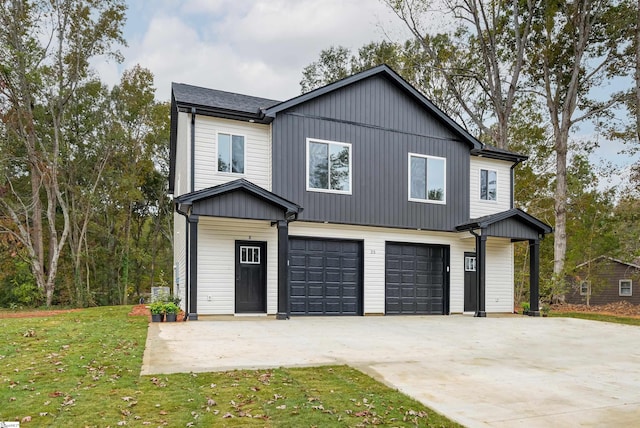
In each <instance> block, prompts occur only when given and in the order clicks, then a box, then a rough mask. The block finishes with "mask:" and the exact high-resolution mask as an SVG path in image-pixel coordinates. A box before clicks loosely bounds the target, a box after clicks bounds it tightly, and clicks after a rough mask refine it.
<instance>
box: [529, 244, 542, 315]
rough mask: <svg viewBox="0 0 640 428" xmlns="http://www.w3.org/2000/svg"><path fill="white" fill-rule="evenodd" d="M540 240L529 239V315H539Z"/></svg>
mask: <svg viewBox="0 0 640 428" xmlns="http://www.w3.org/2000/svg"><path fill="white" fill-rule="evenodd" d="M539 302H540V240H538V239H530V240H529V316H532V317H539V316H540V306H539V305H540V303H539Z"/></svg>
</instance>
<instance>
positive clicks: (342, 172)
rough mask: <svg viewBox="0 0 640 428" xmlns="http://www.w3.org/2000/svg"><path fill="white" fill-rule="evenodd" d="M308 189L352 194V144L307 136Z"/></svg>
mask: <svg viewBox="0 0 640 428" xmlns="http://www.w3.org/2000/svg"><path fill="white" fill-rule="evenodd" d="M307 190H313V191H318V192H332V193H344V194H351V144H348V143H340V142H337V141H325V140H316V139H312V138H307Z"/></svg>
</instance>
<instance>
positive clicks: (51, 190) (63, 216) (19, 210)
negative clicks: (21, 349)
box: [0, 0, 125, 305]
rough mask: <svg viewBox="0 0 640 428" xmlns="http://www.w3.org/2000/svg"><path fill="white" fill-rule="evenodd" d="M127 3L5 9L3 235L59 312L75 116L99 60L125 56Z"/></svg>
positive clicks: (0, 45)
mask: <svg viewBox="0 0 640 428" xmlns="http://www.w3.org/2000/svg"><path fill="white" fill-rule="evenodd" d="M124 10H125V5H124V3H123V1H122V0H60V1H56V2H46V1H35V0H33V1H30V0H7V1H3V2H2V3H0V99H2V103H1V104H0V108H1V110H0V116H1V117H2V121H1V122H2V123H3V127H4V129H3V134H4V135H5V137H6V138H4V139H3V140H2V141H1V142H0V145H1V147H0V152H2V153H3V154H4V156H3V159H2V160H3V162H1V164H0V171H1V173H2V176H1V177H2V178H1V179H0V180H1V181H0V187H1V188H2V189H3V193H4V196H3V197H2V198H1V199H0V215H1V216H2V217H3V218H6V219H9V220H10V222H11V224H10V225H9V226H5V224H4V223H2V226H0V227H3V231H4V232H5V233H9V234H11V235H12V236H14V237H15V238H17V239H18V240H19V242H20V243H21V245H22V246H23V247H24V249H25V251H26V252H27V254H28V260H29V264H30V266H31V270H32V273H33V276H34V278H35V281H36V284H37V286H38V288H39V289H40V290H42V291H43V292H44V294H45V300H46V304H47V305H51V303H52V301H53V295H54V290H55V285H56V275H57V272H58V264H59V261H60V257H61V254H62V250H63V248H64V246H65V245H66V239H67V236H68V234H69V232H70V228H71V220H70V218H69V206H68V205H67V201H66V200H65V197H64V195H63V188H62V185H61V182H60V172H61V171H62V170H64V169H65V168H66V165H64V164H63V163H62V161H63V159H62V157H61V151H62V147H63V145H64V140H65V138H66V137H67V122H66V120H67V114H66V113H67V111H68V110H69V108H71V106H73V104H74V102H75V97H76V95H77V90H78V87H79V86H80V85H81V84H82V82H84V81H85V80H86V79H87V78H88V77H89V74H90V69H89V62H90V60H91V59H92V58H93V57H95V56H98V55H113V56H115V57H117V56H118V54H117V52H116V51H114V50H113V49H112V48H113V46H114V45H116V44H118V43H122V42H123V39H122V37H121V31H122V25H123V22H124Z"/></svg>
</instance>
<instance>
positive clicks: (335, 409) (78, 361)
mask: <svg viewBox="0 0 640 428" xmlns="http://www.w3.org/2000/svg"><path fill="white" fill-rule="evenodd" d="M130 309H131V307H130V306H127V307H106V308H92V309H86V310H82V311H78V312H67V313H62V314H57V315H49V316H46V317H38V318H0V421H21V422H22V425H21V426H23V427H41V426H54V427H85V426H88V427H94V426H95V427H107V426H111V427H116V426H153V427H157V426H168V427H190V426H202V427H210V426H267V427H270V426H273V427H305V426H307V427H311V426H321V427H331V426H345V427H346V426H365V425H383V426H433V427H457V426H460V425H458V424H456V423H454V422H452V421H450V420H448V419H447V418H445V417H443V416H441V415H438V414H437V413H434V412H432V411H431V410H429V409H428V408H426V407H424V406H423V405H421V404H420V403H418V402H417V401H415V400H412V399H411V398H409V397H407V396H406V395H403V394H401V393H399V392H397V391H394V390H392V389H390V388H387V387H386V386H384V385H382V384H381V383H379V382H376V381H375V380H373V379H372V378H370V377H369V376H366V375H364V374H363V373H361V372H359V371H357V370H355V369H352V368H350V367H347V366H333V367H319V368H302V369H300V368H298V369H283V368H281V369H275V370H259V371H232V372H225V373H198V374H195V373H185V374H174V375H162V376H140V368H141V365H142V355H143V352H144V345H145V340H146V334H147V318H146V317H140V316H136V317H132V316H128V315H127V314H128V312H129V311H130Z"/></svg>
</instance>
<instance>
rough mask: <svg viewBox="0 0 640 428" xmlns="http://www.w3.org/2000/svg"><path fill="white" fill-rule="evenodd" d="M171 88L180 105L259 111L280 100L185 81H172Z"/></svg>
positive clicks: (246, 111) (244, 111)
mask: <svg viewBox="0 0 640 428" xmlns="http://www.w3.org/2000/svg"><path fill="white" fill-rule="evenodd" d="M171 89H172V90H173V96H174V97H175V100H176V103H177V104H178V105H185V106H186V105H189V106H194V107H208V108H213V109H222V110H229V111H237V112H243V113H257V112H259V111H260V110H261V109H265V108H268V107H272V106H274V105H276V104H279V103H280V101H276V100H270V99H267V98H259V97H252V96H249V95H242V94H235V93H233V92H225V91H218V90H215V89H208V88H202V87H199V86H192V85H186V84H184V83H172V84H171Z"/></svg>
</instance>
